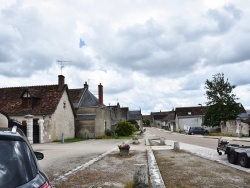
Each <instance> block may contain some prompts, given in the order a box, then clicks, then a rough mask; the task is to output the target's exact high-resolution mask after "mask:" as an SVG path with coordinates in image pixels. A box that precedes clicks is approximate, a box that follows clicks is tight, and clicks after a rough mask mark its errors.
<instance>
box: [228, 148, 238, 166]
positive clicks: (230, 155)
mask: <svg viewBox="0 0 250 188" xmlns="http://www.w3.org/2000/svg"><path fill="white" fill-rule="evenodd" d="M227 160H228V162H229V163H231V164H236V163H237V153H236V152H235V151H234V150H232V151H229V152H228V154H227Z"/></svg>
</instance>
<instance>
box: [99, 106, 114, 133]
mask: <svg viewBox="0 0 250 188" xmlns="http://www.w3.org/2000/svg"><path fill="white" fill-rule="evenodd" d="M106 129H111V115H110V110H108V109H105V108H96V119H95V136H102V135H105V130H106Z"/></svg>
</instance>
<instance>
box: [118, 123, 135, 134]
mask: <svg viewBox="0 0 250 188" xmlns="http://www.w3.org/2000/svg"><path fill="white" fill-rule="evenodd" d="M133 130H134V127H133V125H132V124H131V123H129V122H127V121H120V122H119V123H118V125H117V127H116V133H117V135H118V136H130V135H131V134H132V133H133Z"/></svg>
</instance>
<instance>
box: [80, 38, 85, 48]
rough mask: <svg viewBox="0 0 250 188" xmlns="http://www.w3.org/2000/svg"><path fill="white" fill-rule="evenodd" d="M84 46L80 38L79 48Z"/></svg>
mask: <svg viewBox="0 0 250 188" xmlns="http://www.w3.org/2000/svg"><path fill="white" fill-rule="evenodd" d="M83 46H86V44H85V42H84V41H83V40H82V38H80V43H79V48H81V47H83Z"/></svg>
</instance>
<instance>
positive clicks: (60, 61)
mask: <svg viewBox="0 0 250 188" xmlns="http://www.w3.org/2000/svg"><path fill="white" fill-rule="evenodd" d="M57 62H58V63H61V66H60V69H61V75H62V69H63V68H64V64H63V63H65V62H71V61H63V60H57Z"/></svg>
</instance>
